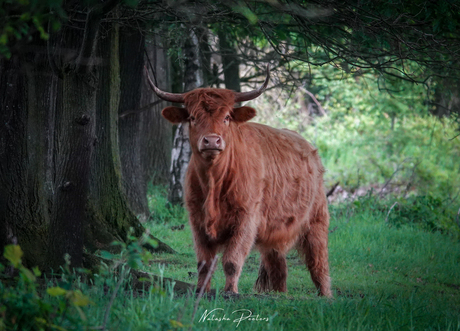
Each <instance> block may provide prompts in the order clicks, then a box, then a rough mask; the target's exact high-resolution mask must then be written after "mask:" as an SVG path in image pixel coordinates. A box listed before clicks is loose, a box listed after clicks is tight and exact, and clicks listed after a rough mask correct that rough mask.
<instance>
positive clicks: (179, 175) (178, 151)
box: [168, 30, 203, 204]
mask: <svg viewBox="0 0 460 331" xmlns="http://www.w3.org/2000/svg"><path fill="white" fill-rule="evenodd" d="M184 54H185V63H184V67H185V68H184V90H185V91H191V90H193V89H195V88H197V87H199V86H201V85H203V71H202V69H201V68H202V66H201V63H200V55H199V54H200V52H199V42H198V38H197V36H196V34H195V32H194V31H193V30H190V38H188V39H187V41H186V43H185V46H184ZM191 155H192V151H191V149H190V142H189V138H188V124H179V125H178V127H177V130H176V132H175V136H174V142H173V149H172V154H171V171H170V172H171V177H170V182H169V196H168V200H169V201H170V202H171V203H172V204H182V203H183V200H184V188H183V185H184V179H185V173H186V170H187V167H188V164H189V162H190V157H191Z"/></svg>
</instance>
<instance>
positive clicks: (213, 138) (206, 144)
mask: <svg viewBox="0 0 460 331" xmlns="http://www.w3.org/2000/svg"><path fill="white" fill-rule="evenodd" d="M221 148H222V137H221V136H218V135H209V136H204V137H203V149H221Z"/></svg>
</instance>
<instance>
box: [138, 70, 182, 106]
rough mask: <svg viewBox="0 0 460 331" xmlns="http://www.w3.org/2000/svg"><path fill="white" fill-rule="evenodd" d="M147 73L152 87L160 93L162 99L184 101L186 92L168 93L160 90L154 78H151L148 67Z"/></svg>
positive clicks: (157, 93)
mask: <svg viewBox="0 0 460 331" xmlns="http://www.w3.org/2000/svg"><path fill="white" fill-rule="evenodd" d="M145 74H146V75H147V79H148V81H149V85H150V87H151V88H152V90H153V91H154V92H155V93H156V95H158V97H159V98H160V99H163V100H166V101H170V102H176V103H184V94H183V93H168V92H164V91H162V90H160V89H159V88H158V87H156V86H155V84H153V82H152V80H151V79H150V75H149V72H148V70H147V68H145Z"/></svg>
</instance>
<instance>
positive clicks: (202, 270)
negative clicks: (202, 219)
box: [192, 228, 217, 292]
mask: <svg viewBox="0 0 460 331" xmlns="http://www.w3.org/2000/svg"><path fill="white" fill-rule="evenodd" d="M192 230H195V229H193V228H192ZM193 237H194V241H195V253H196V258H197V262H198V265H197V269H198V283H197V289H196V290H197V292H200V290H201V289H202V288H203V287H204V290H205V291H206V292H209V291H210V289H211V276H212V274H213V273H214V269H215V268H211V266H212V262H213V260H214V258H215V257H216V253H217V247H216V245H215V244H213V243H211V242H210V241H209V240H207V238H206V235H205V234H204V232H203V231H201V232H200V231H193ZM208 274H210V275H209V277H208V281H207V282H206V278H207V276H208Z"/></svg>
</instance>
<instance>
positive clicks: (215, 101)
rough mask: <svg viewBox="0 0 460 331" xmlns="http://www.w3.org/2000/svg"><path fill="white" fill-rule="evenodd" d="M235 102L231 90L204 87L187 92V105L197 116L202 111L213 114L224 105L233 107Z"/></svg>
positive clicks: (191, 112)
mask: <svg viewBox="0 0 460 331" xmlns="http://www.w3.org/2000/svg"><path fill="white" fill-rule="evenodd" d="M234 103H235V95H234V94H233V92H232V91H230V90H218V89H212V88H202V89H196V90H193V91H191V92H188V93H187V94H185V107H186V108H187V110H188V111H189V113H190V115H192V116H195V117H197V116H198V115H200V113H201V112H207V113H210V114H213V113H215V112H216V111H218V110H219V109H221V108H222V107H229V108H230V109H231V108H232V107H233V105H234Z"/></svg>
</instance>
